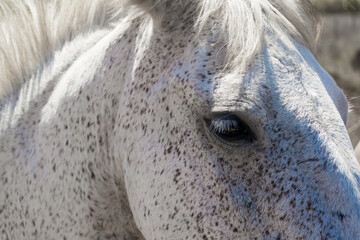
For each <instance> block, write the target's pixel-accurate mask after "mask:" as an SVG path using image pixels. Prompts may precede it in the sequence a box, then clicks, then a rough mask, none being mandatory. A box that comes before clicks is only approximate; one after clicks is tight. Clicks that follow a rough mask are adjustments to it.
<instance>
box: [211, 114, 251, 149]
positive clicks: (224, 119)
mask: <svg viewBox="0 0 360 240" xmlns="http://www.w3.org/2000/svg"><path fill="white" fill-rule="evenodd" d="M205 123H206V125H207V127H208V129H209V130H210V131H211V132H212V134H214V135H215V136H216V137H218V138H219V139H220V140H222V141H224V142H225V143H229V144H233V145H234V144H240V143H243V142H252V141H254V140H256V138H255V135H254V134H253V132H252V131H251V129H250V128H249V127H248V125H246V123H244V122H243V121H242V120H241V119H240V118H239V117H237V116H236V115H232V114H226V115H218V116H215V117H214V118H213V119H205Z"/></svg>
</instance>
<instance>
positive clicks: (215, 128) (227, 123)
mask: <svg viewBox="0 0 360 240" xmlns="http://www.w3.org/2000/svg"><path fill="white" fill-rule="evenodd" d="M209 128H210V130H211V131H212V132H214V133H220V134H222V133H226V132H229V131H230V130H231V129H239V125H238V122H237V121H236V120H231V119H216V120H211V122H210V125H209Z"/></svg>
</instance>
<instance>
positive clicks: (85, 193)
mask: <svg viewBox="0 0 360 240" xmlns="http://www.w3.org/2000/svg"><path fill="white" fill-rule="evenodd" d="M40 2H41V1H39V2H36V1H34V2H32V1H28V3H27V4H29V6H30V7H29V8H28V9H30V10H31V11H32V9H33V8H31V6H35V5H36V4H40ZM80 2H81V1H80ZM104 2H106V1H104ZM156 2H157V3H156V4H155V1H150V0H148V1H129V3H132V4H134V6H128V5H124V6H123V5H122V8H121V11H120V14H119V15H118V17H117V18H116V19H114V20H113V22H111V23H110V22H109V20H108V22H106V21H105V20H104V21H105V22H106V24H105V23H102V21H99V22H100V23H102V24H100V25H99V26H100V27H98V28H88V29H89V31H88V32H86V31H85V32H84V31H82V30H81V31H80V30H79V31H75V30H74V31H73V33H76V34H73V35H74V36H72V37H69V38H68V39H67V38H64V39H65V40H64V41H63V43H61V41H60V43H57V44H55V45H56V47H53V48H50V50H51V51H50V52H51V54H50V55H49V56H48V57H44V56H43V58H45V60H44V59H43V58H39V59H40V60H39V59H35V58H32V57H31V54H30V53H31V52H32V50H29V52H30V53H29V54H28V53H27V52H24V53H23V55H22V56H28V57H29V59H30V60H31V61H32V63H33V67H23V66H22V64H24V63H26V61H25V60H21V59H22V58H17V59H18V60H17V62H16V64H15V63H14V66H12V67H11V64H6V61H3V63H5V64H4V65H3V66H6V67H7V68H4V69H2V72H1V74H2V75H1V76H2V77H3V78H4V79H5V81H4V83H3V84H4V86H6V88H7V90H6V91H5V90H4V91H3V96H6V97H4V99H3V100H2V103H1V105H0V181H1V187H0V234H1V235H0V239H5V240H6V239H17V240H18V239H174V240H175V239H360V225H359V224H360V192H359V190H360V189H359V181H360V178H359V177H360V167H359V165H358V163H357V162H356V158H355V154H354V151H353V148H352V146H351V143H350V140H349V136H348V134H347V132H346V128H345V124H344V122H346V118H347V102H346V99H345V97H344V95H343V94H342V92H341V90H340V89H339V88H338V87H337V86H336V84H335V83H334V81H333V80H332V79H331V77H330V76H329V75H328V74H327V73H326V72H325V71H324V70H323V69H322V68H321V66H319V64H318V63H317V62H316V60H315V59H314V58H313V56H312V55H311V53H310V51H309V50H308V49H307V48H306V47H305V44H306V43H308V42H309V39H311V37H312V36H313V35H311V31H312V30H311V29H309V25H311V24H310V23H308V22H309V21H310V15H309V14H308V12H307V10H306V8H307V6H308V5H306V4H303V3H299V1H295V0H294V1H288V0H287V1H280V0H273V1H272V0H251V1H250V0H243V1H238V0H236V1H235V0H227V1H221V2H220V1H213V0H211V1H210V0H198V1H187V0H184V1H176V2H175V1H165V0H163V1H156ZM55 3H57V4H58V3H59V2H58V1H56V2H55ZM60 3H61V2H60ZM115 3H116V1H115ZM1 4H2V5H3V6H5V7H6V6H8V5H6V4H5V3H1ZM49 4H51V3H49ZM94 4H95V2H94ZM96 4H99V5H96ZM96 4H95V6H103V5H101V4H104V3H103V1H96ZM154 4H155V5H154ZM5 7H3V8H4V9H5ZM77 7H81V6H77ZM83 7H84V9H83V11H84V12H86V11H85V10H87V11H89V9H90V8H91V6H90V5H89V6H87V5H84V6H83ZM45 9H46V8H45ZM45 9H43V10H41V9H40V10H39V11H35V12H36V13H37V14H38V15H36V16H41V13H44V12H47V11H46V10H45ZM50 9H54V8H50ZM30 10H29V11H30ZM26 11H27V10H26ZM5 12H6V11H5ZM71 13H76V14H83V13H82V11H78V10H76V11H75V10H74V11H72V12H71ZM8 14H10V13H8ZM31 14H32V15H31ZM31 14H30V15H31V16H35V15H34V12H32V13H31ZM55 16H56V14H55V15H54V20H53V21H54V22H56V24H54V25H51V24H50V25H51V26H53V27H54V28H55V27H56V26H60V25H61V24H62V21H60V20H64V19H65V18H57V17H55ZM64 16H66V15H64ZM75 16H76V15H75ZM81 16H82V15H81ZM69 17H72V15H70V16H69ZM59 19H60V20H59ZM73 19H76V17H74V16H73ZM84 19H85V20H84V22H87V21H88V19H87V18H84ZM103 19H107V17H106V16H105V17H104V18H103ZM50 20H51V19H50ZM64 21H65V20H64ZM74 21H75V20H74ZM91 21H95V20H91ZM96 21H97V20H96ZM15 22H16V21H15ZM69 22H70V23H71V21H68V24H69V26H70V23H69ZM80 22H81V21H80ZM37 24H38V23H37V22H35V23H34V26H33V27H34V29H35V30H39V29H38V28H39V27H43V26H42V25H37ZM76 24H80V23H79V22H76ZM51 26H50V27H49V26H47V27H48V28H47V29H43V30H44V31H45V32H46V31H50V30H49V29H51ZM5 30H6V28H5ZM35 30H34V31H35ZM69 31H70V30H69ZM40 32H41V31H40ZM65 32H66V31H65ZM13 34H15V33H13ZM15 35H16V34H15ZM50 35H51V34H50ZM50 35H49V36H50ZM41 36H42V35H41ZM55 36H56V34H55ZM23 41H24V39H23ZM29 41H30V40H29ZM44 41H45V40H44ZM39 42H40V43H43V40H39ZM26 44H27V43H25V42H24V43H22V42H20V41H18V45H17V46H28V45H26ZM55 45H54V46H55ZM51 46H52V45H51ZM16 49H17V48H16V47H15V48H14V49H12V50H9V52H11V53H17V52H16V51H17V50H16ZM35 49H36V47H35ZM1 50H2V52H3V53H2V54H3V55H1V56H2V57H3V59H5V57H7V59H10V57H11V56H12V55H11V54H6V51H5V50H4V49H3V48H1ZM4 52H5V53H4ZM44 52H47V51H46V50H44ZM27 54H28V55H27ZM10 55H11V56H10ZM44 55H46V54H45V53H44ZM17 56H21V54H18V55H17ZM14 58H16V57H14ZM37 61H38V62H37ZM14 62H15V61H14ZM12 73H16V74H12ZM28 75H29V76H30V77H29V79H27V80H26V82H25V83H22V84H20V81H19V78H18V77H17V76H28ZM5 77H6V78H5ZM6 79H11V81H10V80H9V81H7V80H6ZM20 80H21V79H20ZM16 81H17V82H16ZM15 82H16V83H15ZM19 86H20V87H19ZM11 89H13V90H11ZM16 89H17V90H16Z"/></svg>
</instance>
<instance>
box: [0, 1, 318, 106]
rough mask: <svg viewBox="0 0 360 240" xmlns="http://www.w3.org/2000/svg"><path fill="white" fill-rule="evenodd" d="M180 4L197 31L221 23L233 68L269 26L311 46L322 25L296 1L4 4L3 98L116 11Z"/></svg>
mask: <svg viewBox="0 0 360 240" xmlns="http://www.w3.org/2000/svg"><path fill="white" fill-rule="evenodd" d="M179 4H182V5H184V6H195V7H196V8H197V10H198V12H199V14H198V16H197V20H196V22H195V23H194V24H195V27H196V28H197V31H198V32H199V33H200V32H201V31H202V30H203V28H204V27H205V25H206V23H207V22H208V21H209V19H211V18H216V19H219V18H220V19H221V21H222V22H223V25H222V26H221V29H222V30H223V31H224V35H225V36H226V39H228V40H227V51H228V60H229V61H228V62H229V64H228V65H229V66H230V67H234V66H237V67H239V66H240V68H241V67H242V68H245V67H246V66H247V65H248V64H249V63H250V61H251V60H252V59H253V57H254V56H255V54H256V53H257V52H258V51H259V49H260V47H261V45H262V37H261V36H262V34H263V32H264V29H265V28H268V27H270V28H271V29H273V30H282V31H284V30H285V31H287V32H288V33H289V34H291V35H293V36H294V37H296V38H297V39H300V41H303V42H304V43H305V44H306V45H307V46H308V47H311V45H312V42H313V40H314V39H315V35H316V32H317V31H316V30H315V29H314V28H317V27H318V26H319V25H318V24H317V19H316V17H315V16H316V15H314V14H312V12H311V11H310V9H311V8H310V7H309V6H310V4H309V3H308V2H307V1H298V0H241V1H240V0H222V1H214V0H195V1H194V0H193V1H190V0H181V1H171V0H122V1H121V0H91V1H89V0H76V1H73V0H17V1H11V0H0V43H1V44H0V99H1V98H2V97H3V96H4V95H6V94H9V93H11V92H12V91H14V90H16V89H18V88H19V86H21V84H22V82H24V81H25V80H26V79H27V78H29V77H30V76H31V74H32V73H33V72H34V71H35V70H36V69H37V68H39V67H40V66H41V64H43V63H44V62H45V61H46V59H47V58H49V57H50V56H51V54H52V53H53V52H54V51H55V50H57V49H61V47H62V46H63V44H64V43H65V42H67V41H70V40H72V39H73V38H74V37H75V36H77V35H79V34H84V33H86V32H90V31H92V30H94V29H96V28H99V27H106V26H108V25H109V24H110V23H111V19H112V17H113V15H114V12H117V13H119V12H121V11H123V10H125V9H128V7H129V6H130V5H136V6H137V7H138V9H141V10H142V11H144V12H148V13H150V14H153V13H155V12H156V16H159V15H161V14H159V13H161V11H165V10H164V9H165V6H166V7H167V8H168V7H170V8H171V6H172V5H179ZM109 9H113V10H112V11H109ZM134 9H136V8H134ZM153 16H155V14H153ZM314 26H315V27H314ZM239 33H240V34H239Z"/></svg>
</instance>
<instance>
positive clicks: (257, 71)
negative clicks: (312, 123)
mask: <svg viewBox="0 0 360 240" xmlns="http://www.w3.org/2000/svg"><path fill="white" fill-rule="evenodd" d="M211 88H212V94H211V102H212V103H213V110H214V111H229V110H232V108H236V107H239V103H241V104H244V103H245V105H246V104H247V105H249V106H248V107H247V110H249V107H250V105H252V106H256V105H257V106H258V107H257V109H256V110H255V111H259V109H262V108H261V107H260V106H259V105H264V104H268V103H269V102H271V101H275V100H276V99H277V101H281V102H287V101H288V100H290V99H294V98H296V96H294V95H297V100H299V103H300V104H302V103H304V101H300V100H301V98H303V97H306V98H307V99H308V100H311V101H313V100H315V102H316V104H318V102H321V101H326V99H324V98H326V95H328V96H329V97H330V98H329V99H331V100H332V102H333V103H334V105H335V106H336V107H337V110H338V111H339V112H340V114H341V115H343V114H342V111H344V110H345V111H347V101H346V98H345V97H344V95H343V94H342V92H341V90H340V89H339V88H338V87H337V85H336V83H335V82H334V81H333V80H332V78H331V77H330V76H329V74H328V73H327V72H326V71H325V70H324V69H323V68H322V67H321V66H320V65H319V64H318V63H317V61H316V60H315V59H314V57H313V56H312V55H311V53H310V51H309V50H308V49H307V48H306V47H304V46H303V45H301V44H298V43H296V42H292V41H286V43H285V42H284V41H281V40H273V39H271V41H267V42H266V43H265V44H264V46H263V49H262V51H261V53H260V54H258V57H257V58H256V59H255V60H254V61H253V64H252V66H251V67H250V68H249V69H248V71H247V72H246V73H245V74H244V75H240V74H227V75H223V76H221V77H215V78H214V81H213V82H212V86H211ZM289 93H290V94H292V95H293V96H292V97H290V98H288V97H287V96H288V94H289ZM275 95H276V96H277V98H274V96H275ZM320 98H322V99H320ZM329 99H328V100H329ZM330 102H331V101H330ZM310 104H311V103H310ZM250 109H251V108H250ZM259 113H260V112H259Z"/></svg>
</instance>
